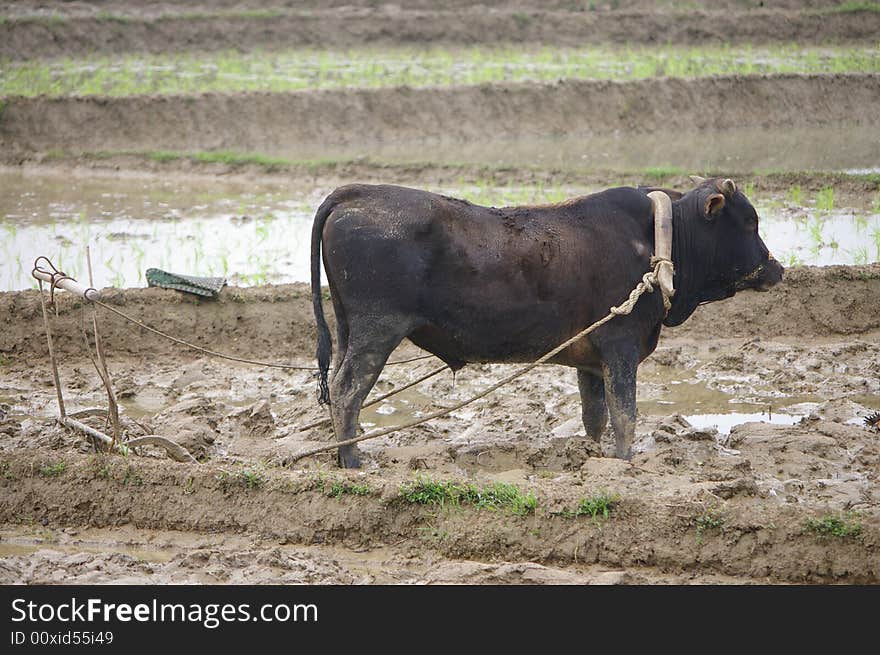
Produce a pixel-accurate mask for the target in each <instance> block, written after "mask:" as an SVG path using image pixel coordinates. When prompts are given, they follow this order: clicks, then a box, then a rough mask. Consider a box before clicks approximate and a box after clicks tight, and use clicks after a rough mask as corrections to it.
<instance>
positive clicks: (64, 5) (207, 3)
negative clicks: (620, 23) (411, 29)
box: [0, 0, 852, 17]
mask: <svg viewBox="0 0 880 655" xmlns="http://www.w3.org/2000/svg"><path fill="white" fill-rule="evenodd" d="M763 4H764V3H762V2H757V1H756V0H661V1H660V2H656V1H655V0H614V2H611V1H610V0H608V1H605V2H602V1H599V2H595V1H592V0H543V1H542V0H480V2H477V3H475V2H471V1H470V0H398V1H397V2H393V3H392V2H382V1H377V0H280V1H279V0H177V1H176V2H174V1H172V0H144V1H143V2H134V1H133V0H11V1H10V0H3V1H2V2H0V14H3V15H7V16H16V17H21V16H63V17H67V16H96V15H98V14H114V15H120V16H140V17H155V16H164V15H175V14H205V13H211V12H215V13H216V12H227V13H238V14H247V13H253V12H254V11H275V12H279V11H285V10H288V11H289V10H295V9H329V8H334V9H338V8H367V9H382V8H388V9H389V10H393V9H402V10H413V9H421V10H425V9H433V10H447V11H448V10H453V9H463V8H469V7H474V6H479V7H482V8H485V9H488V10H494V11H497V10H499V9H509V10H528V9H531V10H537V9H545V10H549V9H552V10H558V11H567V12H573V13H583V12H587V11H590V12H610V13H620V11H642V12H649V11H655V12H658V13H663V12H672V11H682V12H687V11H700V10H707V11H720V10H725V11H760V10H762V9H763V8H764V7H763V6H762V5H763ZM844 4H852V3H851V2H848V0H774V2H773V7H774V8H776V9H799V10H803V9H813V10H830V9H834V8H835V7H839V6H840V5H844ZM389 5H391V6H389Z"/></svg>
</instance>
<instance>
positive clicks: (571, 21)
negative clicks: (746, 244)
mask: <svg viewBox="0 0 880 655" xmlns="http://www.w3.org/2000/svg"><path fill="white" fill-rule="evenodd" d="M878 32H880V14H878V13H876V12H858V13H840V14H826V13H820V12H802V11H791V12H789V11H761V12H737V11H725V12H712V13H706V12H701V11H689V12H686V13H672V14H663V13H659V14H658V13H641V12H627V11H622V12H552V11H544V10H525V11H523V10H518V11H511V10H495V11H489V12H487V11H485V9H470V10H468V9H462V10H459V11H413V10H405V11H402V10H383V9H378V10H371V9H336V10H330V11H326V10H317V11H308V12H302V11H297V12H290V13H287V12H285V13H274V12H267V13H266V14H265V15H259V14H254V15H251V16H224V15H222V14H221V15H210V14H207V15H199V14H193V15H184V16H180V15H177V16H175V15H174V14H170V15H163V16H159V17H156V18H141V17H130V16H125V15H118V16H113V15H109V16H108V15H99V16H95V17H89V16H85V17H71V18H65V19H59V18H50V19H44V18H40V17H36V18H16V19H12V20H6V21H4V22H2V23H0V57H4V58H8V59H35V58H45V57H62V56H68V57H69V56H82V55H90V54H96V53H97V54H104V55H112V54H122V53H153V54H159V53H165V52H172V51H202V52H204V51H217V50H228V49H236V50H255V49H261V50H278V49H285V48H293V47H321V48H351V47H356V46H378V47H388V46H400V45H413V44H419V45H425V44H429V45H468V46H472V45H474V44H482V45H494V44H523V43H534V44H548V43H552V44H553V45H554V46H570V47H577V46H584V45H591V44H603V43H617V44H626V43H634V42H638V43H643V44H652V43H655V44H659V43H670V44H676V45H705V44H707V43H718V44H721V43H755V44H763V43H775V42H780V41H785V42H796V43H802V44H804V43H810V44H823V43H827V42H847V43H853V42H873V39H874V38H875V37H876V35H877V33H878Z"/></svg>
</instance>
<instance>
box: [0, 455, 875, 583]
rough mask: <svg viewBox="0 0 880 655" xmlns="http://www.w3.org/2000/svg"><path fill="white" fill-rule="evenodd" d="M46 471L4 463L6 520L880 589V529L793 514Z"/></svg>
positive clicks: (34, 459) (128, 467) (312, 478)
mask: <svg viewBox="0 0 880 655" xmlns="http://www.w3.org/2000/svg"><path fill="white" fill-rule="evenodd" d="M44 460H45V454H41V453H33V452H19V453H16V454H15V455H13V456H11V457H10V456H6V457H4V462H5V465H4V469H5V470H4V477H3V478H2V479H0V486H2V487H3V494H2V500H0V520H2V521H4V522H11V523H20V522H29V521H33V522H39V523H41V524H43V525H49V524H52V525H53V526H58V525H61V526H64V525H76V526H92V527H107V526H123V525H133V526H135V527H137V528H148V529H162V530H167V529H171V530H185V531H197V532H222V533H233V534H234V533H254V534H258V535H260V536H262V537H270V538H272V539H275V540H278V541H280V542H281V543H285V542H286V543H298V544H306V545H309V544H328V543H338V544H344V545H346V546H348V547H350V548H355V547H364V546H367V547H376V546H380V545H383V544H390V543H398V542H400V541H401V540H404V539H410V540H422V542H423V543H422V547H428V548H435V549H437V550H438V551H440V552H441V553H443V554H444V555H446V556H449V557H456V558H476V559H483V560H491V559H494V558H499V557H500V558H505V559H515V560H519V561H525V560H528V561H536V562H547V563H578V562H579V563H587V564H589V563H600V564H605V565H610V566H617V567H619V566H623V567H628V566H629V567H632V566H654V567H659V568H660V569H661V570H664V571H683V570H689V571H692V572H693V571H698V572H701V573H721V574H725V575H733V576H741V577H744V578H758V579H764V580H772V581H788V582H814V583H815V582H847V583H875V582H877V581H878V570H877V558H876V554H875V551H876V547H877V543H878V538H880V531H878V528H877V526H876V525H874V524H873V523H871V524H864V525H863V532H862V535H861V539H859V540H849V541H846V540H844V541H841V540H838V541H835V542H832V541H829V540H827V539H825V540H823V539H818V538H816V536H815V535H812V534H809V533H807V532H806V531H805V530H804V529H803V524H804V521H805V520H806V519H807V517H809V516H810V515H811V514H810V513H809V512H806V511H803V510H798V509H796V508H777V509H774V508H768V507H745V508H740V509H739V511H738V512H737V513H736V514H735V515H731V516H729V517H728V518H727V520H726V522H725V526H726V527H725V530H724V531H723V533H721V534H712V535H709V534H706V535H705V536H701V537H700V538H697V536H696V534H695V532H694V528H693V526H692V525H691V521H692V520H693V518H694V517H693V516H689V514H692V513H693V511H694V509H693V508H692V507H689V505H688V502H687V501H686V500H684V499H681V500H679V501H678V502H675V501H672V502H668V503H665V504H664V503H660V502H657V500H656V499H654V500H647V501H645V500H641V499H639V498H637V497H623V498H622V499H621V501H620V507H619V509H618V510H617V512H618V515H619V516H620V517H621V518H622V519H623V520H619V521H618V520H615V519H614V518H611V519H608V520H606V521H603V522H602V523H601V524H600V523H599V522H598V521H594V520H591V519H589V518H583V517H581V518H579V519H573V518H570V517H565V516H555V515H553V513H552V512H547V513H545V512H539V513H538V514H537V515H536V516H531V517H529V516H527V517H522V518H517V517H512V516H510V515H506V514H504V513H503V512H497V513H494V512H489V511H482V512H477V511H475V510H471V509H468V508H464V507H463V508H457V509H453V510H447V511H440V512H437V511H436V510H431V509H421V508H418V507H413V506H410V505H407V504H406V503H404V502H402V501H401V500H399V499H398V498H397V494H398V491H397V489H398V486H399V484H400V482H401V481H400V480H396V479H387V478H386V479H385V480H382V481H376V480H374V479H371V480H368V482H370V483H375V482H379V485H378V486H376V488H375V491H374V492H373V494H372V495H371V496H369V497H357V498H353V497H342V498H334V497H331V496H328V495H327V494H326V493H324V492H322V491H321V490H320V489H316V488H315V487H316V485H317V484H318V482H317V481H318V480H319V479H320V478H319V476H317V475H316V474H315V473H314V472H274V471H273V472H267V473H264V476H265V477H264V478H263V483H262V484H261V487H260V488H250V489H249V488H247V485H246V484H243V483H242V482H241V480H240V479H238V478H236V477H235V474H234V473H230V471H229V470H228V469H224V468H220V467H214V466H201V467H192V466H186V465H171V464H168V463H164V462H163V463H153V462H149V461H137V462H130V463H123V462H121V461H115V462H110V461H107V460H104V459H101V458H96V457H92V456H66V458H65V460H66V461H67V463H68V466H67V469H66V470H65V471H64V473H63V474H61V475H59V476H57V477H53V478H51V479H47V478H45V477H44V476H42V475H41V474H40V473H39V471H40V470H41V469H40V467H41V466H43V464H42V462H43V461H44ZM339 475H342V474H339ZM645 475H647V474H645ZM368 477H369V476H368ZM547 486H549V485H547ZM557 487H558V488H557V489H552V490H551V489H548V493H549V494H554V493H555V494H563V495H562V496H559V495H555V496H554V502H555V503H556V505H561V504H563V503H565V502H566V501H567V502H568V503H569V504H571V503H576V498H571V497H569V498H565V496H564V494H565V493H566V489H565V488H564V487H567V485H557ZM426 528H427V531H426ZM426 535H427V537H426ZM432 535H433V536H432ZM538 535H540V536H538ZM793 553H796V556H793Z"/></svg>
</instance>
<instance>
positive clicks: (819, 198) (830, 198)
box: [816, 186, 834, 212]
mask: <svg viewBox="0 0 880 655" xmlns="http://www.w3.org/2000/svg"><path fill="white" fill-rule="evenodd" d="M816 209H819V210H822V211H829V212H830V211H833V210H834V187H830V186H827V187H824V188H822V189H819V191H818V193H817V194H816Z"/></svg>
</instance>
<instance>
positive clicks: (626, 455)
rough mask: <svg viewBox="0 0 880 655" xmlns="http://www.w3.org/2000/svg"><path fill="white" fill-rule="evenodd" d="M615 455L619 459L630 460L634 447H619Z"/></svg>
mask: <svg viewBox="0 0 880 655" xmlns="http://www.w3.org/2000/svg"><path fill="white" fill-rule="evenodd" d="M614 456H615V457H617V459H623V460H626V461H627V462H629V461H631V460H632V458H633V451H632V448H618V449H617V451H616V452H615V453H614Z"/></svg>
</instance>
